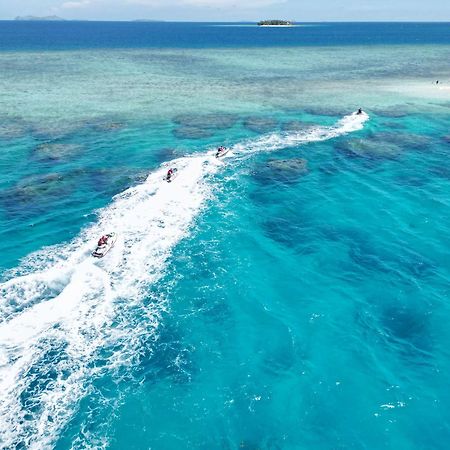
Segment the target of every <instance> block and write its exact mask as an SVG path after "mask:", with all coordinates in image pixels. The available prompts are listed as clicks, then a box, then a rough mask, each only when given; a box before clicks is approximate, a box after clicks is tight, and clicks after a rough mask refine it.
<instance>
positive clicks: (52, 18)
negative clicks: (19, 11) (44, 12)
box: [14, 16, 66, 22]
mask: <svg viewBox="0 0 450 450" xmlns="http://www.w3.org/2000/svg"><path fill="white" fill-rule="evenodd" d="M14 20H28V21H36V22H38V21H39V22H50V21H51V22H57V21H59V22H61V21H64V20H66V19H63V18H62V17H58V16H44V17H37V16H17V17H16V18H15V19H14Z"/></svg>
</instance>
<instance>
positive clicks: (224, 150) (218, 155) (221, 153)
mask: <svg viewBox="0 0 450 450" xmlns="http://www.w3.org/2000/svg"><path fill="white" fill-rule="evenodd" d="M229 151H230V149H229V148H226V147H223V146H221V147H219V148H218V149H217V152H216V158H222V157H223V156H225V155H226V154H227V153H228V152H229Z"/></svg>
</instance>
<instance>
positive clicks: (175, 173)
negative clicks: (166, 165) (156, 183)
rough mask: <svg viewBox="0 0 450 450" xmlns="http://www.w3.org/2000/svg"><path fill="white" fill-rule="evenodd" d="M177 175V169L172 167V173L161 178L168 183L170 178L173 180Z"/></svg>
mask: <svg viewBox="0 0 450 450" xmlns="http://www.w3.org/2000/svg"><path fill="white" fill-rule="evenodd" d="M177 176H178V170H177V168H175V169H172V174H171V175H169V174H167V175H166V176H165V177H164V178H163V180H164V181H167V182H168V183H170V182H171V181H172V180H174V179H175V178H176V177H177Z"/></svg>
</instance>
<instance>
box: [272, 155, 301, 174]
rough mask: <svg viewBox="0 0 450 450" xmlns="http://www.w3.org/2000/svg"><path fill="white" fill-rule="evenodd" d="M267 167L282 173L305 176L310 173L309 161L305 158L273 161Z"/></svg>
mask: <svg viewBox="0 0 450 450" xmlns="http://www.w3.org/2000/svg"><path fill="white" fill-rule="evenodd" d="M267 166H268V167H270V168H271V169H275V170H276V171H280V172H295V173H297V174H304V173H306V172H307V171H308V161H307V160H306V159H303V158H292V159H272V160H270V161H269V162H268V163H267Z"/></svg>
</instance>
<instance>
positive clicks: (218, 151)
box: [216, 145, 225, 156]
mask: <svg viewBox="0 0 450 450" xmlns="http://www.w3.org/2000/svg"><path fill="white" fill-rule="evenodd" d="M224 151H225V147H224V146H223V145H221V146H220V147H219V148H218V149H217V153H216V156H220V155H221V153H223V152H224Z"/></svg>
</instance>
